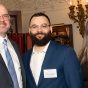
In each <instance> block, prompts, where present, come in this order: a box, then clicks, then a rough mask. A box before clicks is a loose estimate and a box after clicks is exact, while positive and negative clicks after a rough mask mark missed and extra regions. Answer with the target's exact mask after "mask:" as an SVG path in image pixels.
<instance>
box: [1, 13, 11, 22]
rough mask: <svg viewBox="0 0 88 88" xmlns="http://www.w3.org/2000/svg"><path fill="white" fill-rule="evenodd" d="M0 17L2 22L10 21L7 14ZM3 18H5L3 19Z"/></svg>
mask: <svg viewBox="0 0 88 88" xmlns="http://www.w3.org/2000/svg"><path fill="white" fill-rule="evenodd" d="M0 17H2V18H3V20H4V21H8V20H10V15H9V14H4V15H2V16H0ZM5 17H7V18H5Z"/></svg>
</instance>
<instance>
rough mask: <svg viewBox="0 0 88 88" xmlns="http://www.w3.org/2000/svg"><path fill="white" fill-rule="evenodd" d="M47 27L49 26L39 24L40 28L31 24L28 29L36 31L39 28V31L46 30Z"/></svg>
mask: <svg viewBox="0 0 88 88" xmlns="http://www.w3.org/2000/svg"><path fill="white" fill-rule="evenodd" d="M49 26H50V25H48V24H41V25H40V26H39V25H36V24H33V25H32V26H30V28H31V29H33V30H36V29H38V28H39V27H40V28H41V29H47V28H48V27H49Z"/></svg>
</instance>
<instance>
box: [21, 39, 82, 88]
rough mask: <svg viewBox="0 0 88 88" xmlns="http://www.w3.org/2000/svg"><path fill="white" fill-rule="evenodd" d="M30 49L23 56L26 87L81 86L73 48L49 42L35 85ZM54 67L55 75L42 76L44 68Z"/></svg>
mask: <svg viewBox="0 0 88 88" xmlns="http://www.w3.org/2000/svg"><path fill="white" fill-rule="evenodd" d="M32 50H33V49H31V50H29V51H27V52H26V53H25V54H24V55H23V56H22V59H23V63H24V67H25V71H26V76H27V88H83V79H82V72H81V69H80V63H79V61H78V58H77V56H76V53H75V52H74V50H73V49H72V48H70V47H68V46H63V45H61V44H58V43H55V42H53V41H51V42H50V45H49V47H48V49H47V52H46V55H45V58H44V62H43V65H42V68H41V73H40V78H39V83H38V86H36V84H35V81H34V78H33V75H32V72H31V69H30V58H31V54H32ZM45 69H46V70H47V71H48V69H51V70H52V69H56V70H57V77H55V78H44V70H45Z"/></svg>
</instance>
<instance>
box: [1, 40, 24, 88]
mask: <svg viewBox="0 0 88 88" xmlns="http://www.w3.org/2000/svg"><path fill="white" fill-rule="evenodd" d="M9 40H10V39H9ZM10 42H11V44H12V46H13V48H14V50H15V52H16V54H17V56H18V59H19V62H20V69H21V75H22V82H23V88H26V77H25V70H24V66H23V63H22V59H21V56H20V51H19V48H18V45H17V44H16V43H15V42H14V41H12V40H10ZM0 88H14V85H13V81H12V79H11V76H10V74H9V72H8V69H7V67H6V64H5V62H4V60H3V57H2V55H1V54H0Z"/></svg>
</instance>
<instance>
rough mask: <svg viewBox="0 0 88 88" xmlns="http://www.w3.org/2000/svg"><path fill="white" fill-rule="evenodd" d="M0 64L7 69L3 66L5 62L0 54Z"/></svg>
mask: <svg viewBox="0 0 88 88" xmlns="http://www.w3.org/2000/svg"><path fill="white" fill-rule="evenodd" d="M0 63H1V64H2V65H3V66H4V67H5V68H6V69H7V67H6V65H5V62H4V60H3V58H2V56H1V54H0Z"/></svg>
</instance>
